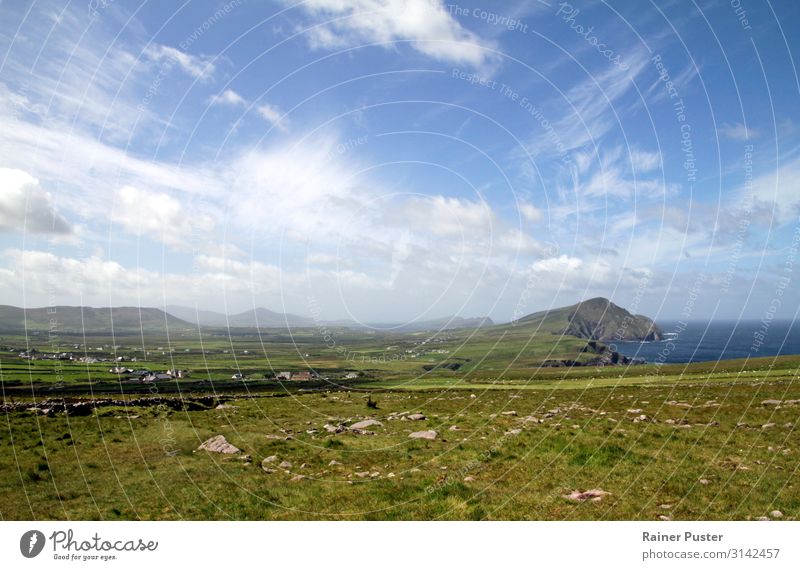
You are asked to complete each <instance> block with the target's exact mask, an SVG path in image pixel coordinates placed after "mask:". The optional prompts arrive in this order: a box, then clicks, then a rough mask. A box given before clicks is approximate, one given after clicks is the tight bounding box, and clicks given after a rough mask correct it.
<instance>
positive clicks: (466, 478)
mask: <svg viewBox="0 0 800 570" xmlns="http://www.w3.org/2000/svg"><path fill="white" fill-rule="evenodd" d="M473 481H475V477H473V476H472V475H468V476H466V477H464V482H465V483H472V482H473Z"/></svg>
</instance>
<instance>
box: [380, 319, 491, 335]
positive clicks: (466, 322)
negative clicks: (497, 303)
mask: <svg viewBox="0 0 800 570" xmlns="http://www.w3.org/2000/svg"><path fill="white" fill-rule="evenodd" d="M492 325H494V321H492V319H490V318H489V317H466V318H465V317H455V316H451V317H443V318H441V319H432V320H429V321H420V322H416V323H409V324H407V325H403V326H402V327H399V328H397V329H394V330H395V331H400V332H419V331H438V330H448V329H479V328H483V327H490V326H492Z"/></svg>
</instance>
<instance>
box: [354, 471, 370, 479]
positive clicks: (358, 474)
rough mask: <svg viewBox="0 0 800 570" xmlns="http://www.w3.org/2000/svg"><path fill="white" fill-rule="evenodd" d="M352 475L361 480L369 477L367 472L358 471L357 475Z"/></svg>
mask: <svg viewBox="0 0 800 570" xmlns="http://www.w3.org/2000/svg"><path fill="white" fill-rule="evenodd" d="M354 475H355V476H356V477H359V478H360V479H363V478H364V477H367V476H369V471H358V472H357V473H355V474H354Z"/></svg>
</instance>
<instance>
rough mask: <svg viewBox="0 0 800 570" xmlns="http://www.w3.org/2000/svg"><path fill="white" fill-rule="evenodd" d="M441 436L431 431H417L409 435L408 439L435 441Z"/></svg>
mask: <svg viewBox="0 0 800 570" xmlns="http://www.w3.org/2000/svg"><path fill="white" fill-rule="evenodd" d="M438 435H439V434H438V433H436V432H435V431H434V430H432V429H429V430H425V431H415V432H412V433H410V434H408V437H410V438H411V439H427V440H431V441H433V440H434V439H436V437H437V436H438Z"/></svg>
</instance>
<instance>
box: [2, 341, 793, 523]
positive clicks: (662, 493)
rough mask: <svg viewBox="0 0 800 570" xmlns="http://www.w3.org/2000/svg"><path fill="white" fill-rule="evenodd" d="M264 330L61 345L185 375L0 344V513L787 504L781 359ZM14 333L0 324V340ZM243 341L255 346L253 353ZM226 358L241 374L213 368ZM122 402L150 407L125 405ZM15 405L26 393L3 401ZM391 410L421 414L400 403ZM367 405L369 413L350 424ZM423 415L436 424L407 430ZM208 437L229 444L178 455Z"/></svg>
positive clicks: (602, 511)
mask: <svg viewBox="0 0 800 570" xmlns="http://www.w3.org/2000/svg"><path fill="white" fill-rule="evenodd" d="M271 334H273V335H274V336H273V337H272V338H270V339H269V340H268V342H265V341H264V338H263V337H262V338H259V335H255V337H253V336H247V335H243V336H242V337H241V338H233V339H231V338H225V339H214V338H208V339H204V342H203V343H202V344H200V343H198V341H197V339H191V338H185V339H179V338H171V339H169V342H166V341H165V339H141V338H140V339H138V340H139V341H140V342H141V341H142V340H144V342H143V343H141V344H138V345H137V343H136V342H134V341H133V340H134V339H135V337H131V338H128V339H126V338H124V337H123V338H119V337H117V338H116V339H115V340H113V341H110V339H108V338H103V337H100V336H98V337H96V338H91V337H87V339H86V341H85V342H79V340H80V339H77V338H75V339H69V342H74V343H76V344H83V345H84V346H83V350H84V351H85V349H86V347H89V346H93V347H94V352H95V353H98V354H101V355H105V354H108V355H112V354H116V353H123V352H124V353H126V354H132V353H133V352H135V351H134V350H133V348H127V349H125V348H122V347H125V346H128V347H137V346H138V348H141V351H140V354H141V358H142V359H141V360H138V359H137V363H136V365H137V366H149V367H151V368H153V369H161V368H173V367H179V368H191V369H192V371H193V374H192V377H191V378H189V379H184V380H176V381H170V382H161V383H154V384H150V385H144V384H142V383H141V382H136V381H127V380H123V381H120V379H119V378H118V377H116V376H115V375H113V374H109V373H108V367H109V363H108V362H101V363H92V364H86V363H82V362H62V361H47V360H33V361H31V360H25V359H20V358H19V357H18V355H17V353H16V352H15V351H12V350H6V351H5V352H3V353H2V357H0V366H1V367H2V370H1V372H2V389H3V401H4V403H5V404H6V406H7V411H6V413H5V414H4V417H3V422H4V425H3V427H2V429H0V450H2V452H1V453H0V472H2V473H3V475H4V476H3V477H2V478H1V479H0V517H2V518H3V519H59V520H61V519H64V520H73V519H109V520H117V519H119V520H129V519H147V520H152V519H159V520H162V519H168V520H173V519H191V520H196V519H233V520H249V519H259V520H265V519H266V520H272V519H281V520H286V519H290V520H296V519H303V520H305V519H310V520H329V519H337V520H338V519H345V520H363V519H367V520H408V519H420V520H437V519H456V520H509V519H510V520H519V519H523V520H528V519H536V520H573V519H576V520H605V519H615V520H639V519H641V520H695V519H721V520H751V519H758V518H765V517H766V518H770V517H771V518H776V517H777V516H778V514H777V513H778V512H779V513H780V518H783V519H787V520H788V519H796V518H797V517H798V515H800V493H798V489H797V471H798V466H800V459H799V458H798V453H799V452H800V451H798V446H797V441H798V438H797V434H796V428H795V426H796V425H797V422H798V414H799V413H800V385H798V382H797V380H798V370H799V369H800V357H779V358H761V359H756V360H750V361H725V362H719V363H705V364H692V365H669V366H661V367H657V366H653V365H630V366H605V367H595V366H585V367H564V368H550V367H541V366H535V365H532V364H531V363H532V362H534V361H535V359H536V358H539V359H541V358H547V357H549V356H550V355H552V354H553V353H556V352H558V353H559V354H568V353H572V352H574V351H575V350H579V349H580V346H581V345H582V344H585V342H586V341H580V340H579V339H562V341H563V343H564V344H558V343H556V344H555V347H556V348H555V349H553V348H552V347H553V346H554V345H553V343H552V342H551V340H550V339H533V340H532V341H531V340H530V339H528V341H527V342H529V343H530V344H531V345H533V346H534V350H535V349H536V348H541V349H543V350H544V352H543V353H541V354H539V355H537V356H536V357H534V356H531V355H530V354H529V353H525V351H524V350H523V351H522V353H523V356H524V358H517V359H514V358H513V357H512V358H511V359H510V362H513V365H511V366H509V365H508V362H509V358H508V353H507V352H505V351H508V350H511V351H513V350H517V349H519V348H520V347H519V346H517V347H516V348H509V347H508V346H505V347H504V348H503V354H501V355H498V356H497V358H496V359H495V357H494V356H493V354H492V351H491V350H487V346H486V345H485V344H484V345H483V346H481V347H479V348H476V347H469V346H468V347H467V348H468V350H474V351H475V354H473V355H469V354H468V352H464V353H462V352H456V353H454V352H453V349H452V346H453V345H452V344H448V343H461V344H463V338H461V337H462V336H463V335H464V334H465V333H463V332H453V333H448V334H450V335H452V336H451V338H449V339H448V340H446V341H444V342H442V343H437V347H443V348H441V350H448V346H450V350H451V352H449V353H447V352H427V349H425V350H426V352H425V353H424V354H423V353H422V350H419V348H418V347H419V345H418V344H417V345H414V344H413V343H414V342H419V338H417V337H415V335H405V336H403V337H402V338H399V339H398V338H397V337H396V336H395V337H394V339H393V340H394V342H393V343H390V342H388V341H389V340H390V339H389V338H374V337H372V336H371V335H353V336H351V337H349V338H348V339H347V344H348V345H349V346H351V347H356V348H357V349H358V350H359V351H361V352H363V353H370V354H372V355H373V356H376V355H381V354H382V355H384V356H386V355H387V354H389V355H391V354H399V353H400V350H401V349H399V348H387V347H392V346H398V344H399V345H400V346H411V347H417V348H402V350H403V351H404V350H415V351H417V352H418V353H420V356H418V357H417V358H414V359H406V360H399V359H395V360H392V359H391V358H388V359H386V360H385V361H383V360H381V359H380V358H377V357H376V359H371V360H361V358H360V357H358V358H355V359H354V360H353V361H348V360H346V359H344V358H342V357H341V355H340V354H337V353H336V352H335V349H331V348H329V347H325V346H320V343H319V341H318V340H317V341H314V340H313V339H314V337H315V334H313V333H308V337H309V340H308V342H306V343H303V342H302V339H298V335H295V336H294V338H292V337H288V338H287V339H286V343H285V344H284V345H281V343H280V342H278V341H279V337H281V335H284V336H285V333H279V332H275V333H271ZM486 336H487V337H489V338H483V339H481V341H482V342H485V343H488V344H489V345H490V346H491V343H492V342H494V340H495V339H492V338H491V337H490V335H486ZM512 340H513V339H512ZM23 341H25V339H23V338H20V337H16V338H10V337H3V338H2V339H0V345H5V346H6V348H7V349H8V348H12V347H13V348H15V349H17V348H19V346H20V343H21V342H23ZM62 341H64V339H62ZM112 342H113V344H112ZM343 342H344V341H343ZM520 342H522V341H520ZM402 343H410V344H408V345H404V344H402ZM548 343H549V345H550V347H551V348H550V349H549V350H545V349H546V345H547V344H548ZM114 345H116V346H117V347H118V348H117V349H113V346H114ZM71 346H74V344H72V345H71ZM159 346H162V347H166V346H169V347H170V348H169V349H166V350H159V349H158V347H159ZM281 346H282V348H281ZM423 346H426V345H423ZM104 347H106V348H104ZM261 347H268V348H269V350H268V351H267V353H266V354H265V353H264V352H261ZM97 348H100V349H101V350H96V349H97ZM433 350H439V348H437V349H433ZM481 350H485V352H484V353H483V354H482V355H481V352H480V351H481ZM226 351H227V352H226ZM245 351H246V352H245ZM331 351H333V353H331ZM387 351H388V353H387ZM162 352H163V354H162ZM147 353H149V354H147ZM306 354H308V356H307V357H306V356H305V355H306ZM406 354H408V353H406ZM454 357H463V358H464V359H465V365H464V366H462V367H457V368H456V369H455V370H453V369H451V368H445V367H439V366H436V365H437V364H440V363H450V362H453V361H454V360H453V359H454ZM476 358H483V361H482V365H481V366H476V365H473V364H472V363H474V362H475V359H476ZM467 359H470V360H467ZM504 359H505V362H506V364H505V366H504V365H503V361H504ZM304 361H305V362H312V363H314V365H315V366H319V369H320V371H321V374H322V375H323V376H324V377H327V378H328V379H327V380H324V379H320V380H317V381H312V382H294V383H293V382H280V381H276V380H274V379H266V378H264V377H263V375H264V374H265V373H268V372H270V371H271V370H273V369H274V370H280V369H282V368H288V369H297V368H299V367H300V366H302V365H303V364H304ZM539 362H541V360H540V361H539ZM431 364H433V365H434V366H433V367H431V368H430V369H429V370H428V369H426V368H425V367H427V366H429V365H431ZM232 369H240V370H242V371H243V372H246V374H247V375H248V376H249V379H247V380H244V381H234V380H231V378H230V376H231V374H230V372H231V370H232ZM346 370H357V371H358V372H359V373H360V375H359V376H358V377H357V378H355V379H352V380H348V381H345V380H343V379H342V378H341V377H340V375H341V374H342V373H343V372H344V371H346ZM259 375H260V376H261V377H260V378H258V377H257V376H259ZM200 395H204V396H209V395H211V396H212V398H211V399H210V400H206V403H205V404H203V405H198V404H194V405H192V406H186V407H183V408H182V407H180V406H174V405H169V406H168V405H164V403H165V402H174V401H175V399H179V400H186V401H189V400H191V399H192V398H193V397H195V396H200ZM143 396H144V397H146V398H149V399H150V400H151V401H150V402H148V403H147V404H145V405H142V404H141V398H142V397H143ZM103 397H113V398H114V399H115V400H117V401H116V402H115V404H114V405H103V406H99V407H96V408H94V409H89V410H88V411H84V412H81V413H80V414H77V413H72V412H69V411H67V412H66V413H65V412H58V413H52V412H51V413H45V412H44V411H43V410H41V408H42V407H44V406H45V405H46V403H47V402H57V401H62V402H76V401H89V400H91V399H92V398H103ZM133 398H140V400H138V402H139V404H138V405H130V404H128V401H130V400H132V399H133ZM34 402H36V403H38V405H37V406H36V407H37V408H39V409H30V408H24V407H23V406H20V404H22V405H25V406H33V405H34ZM412 414H421V415H423V416H424V419H410V418H411V417H415V416H413V415H412ZM366 419H373V420H377V421H378V422H380V424H374V425H372V426H369V427H367V428H366V429H363V430H357V429H356V430H353V429H349V426H352V425H353V424H354V423H356V422H359V421H363V420H366ZM430 430H432V431H435V432H436V435H435V439H432V440H427V439H412V438H410V437H409V435H410V434H411V433H413V432H420V431H430ZM217 435H222V436H224V437H225V438H226V439H227V441H228V442H229V443H230V444H231V445H233V446H235V447H236V448H238V450H239V452H237V453H232V454H222V453H214V452H209V451H205V450H198V448H199V446H200V445H201V443H202V442H204V441H206V440H207V439H209V438H211V437H214V436H217ZM589 490H599V491H603V493H600V494H599V498H595V500H591V498H588V499H586V500H584V499H583V498H578V499H575V498H570V494H571V493H574V492H585V491H589ZM606 493H607V494H606Z"/></svg>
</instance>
